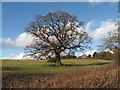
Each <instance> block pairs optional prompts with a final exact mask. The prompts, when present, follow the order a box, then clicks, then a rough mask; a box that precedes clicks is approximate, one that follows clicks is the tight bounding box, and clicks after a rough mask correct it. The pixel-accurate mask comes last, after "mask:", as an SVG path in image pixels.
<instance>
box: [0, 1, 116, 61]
mask: <svg viewBox="0 0 120 90" xmlns="http://www.w3.org/2000/svg"><path fill="white" fill-rule="evenodd" d="M90 1H92V0H90ZM55 11H65V12H67V13H69V14H71V15H74V16H77V17H78V20H79V21H82V22H84V26H83V29H84V30H85V31H86V32H88V34H89V35H90V36H91V37H92V38H93V43H92V44H91V47H92V50H86V51H85V52H86V53H87V54H88V53H90V54H92V53H93V52H94V51H96V50H97V47H96V45H100V40H101V39H102V38H104V37H105V36H106V34H107V32H109V31H114V30H115V29H116V27H115V23H116V22H117V18H118V6H117V3H114V2H101V3H100V2H99V3H98V2H97V3H95V2H94V3H93V2H75V3H73V2H71V3H70V2H59V3H58V2H56V3H55V2H49V3H48V2H45V3H44V2H35V3H33V2H31V3H30V2H26V3H25V2H16V3H14V2H10V3H8V2H3V3H2V37H1V38H0V43H2V44H1V45H2V46H0V49H1V50H2V56H1V57H0V58H14V59H21V58H22V56H23V54H24V53H23V52H24V48H25V46H26V45H28V44H30V43H31V42H32V39H33V38H32V36H30V35H28V34H27V33H26V32H25V30H24V28H25V27H27V25H28V24H29V22H31V21H32V20H33V18H34V16H36V15H38V14H40V15H46V14H47V13H49V12H55ZM81 54H82V53H76V55H78V56H79V55H81Z"/></svg>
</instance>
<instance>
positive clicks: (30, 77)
mask: <svg viewBox="0 0 120 90" xmlns="http://www.w3.org/2000/svg"><path fill="white" fill-rule="evenodd" d="M62 63H63V64H64V66H62V67H55V66H54V63H51V62H47V60H2V75H3V76H2V77H3V78H2V80H3V81H2V84H3V88H46V87H47V88H49V87H50V88H57V87H58V88H59V87H68V88H69V87H73V85H74V84H72V86H71V85H70V86H69V85H68V83H70V82H71V83H72V81H70V80H72V79H73V80H75V79H76V78H77V79H78V77H79V78H80V77H83V76H82V75H84V76H86V77H87V78H89V79H90V77H89V74H90V72H92V73H93V74H94V73H95V72H96V74H97V72H98V70H99V74H102V73H103V72H104V69H105V68H106V67H107V68H108V69H109V67H110V65H111V64H112V61H109V60H100V59H63V60H62ZM104 67H105V68H104ZM97 68H98V69H97ZM101 68H102V69H101ZM108 69H105V72H107V71H106V70H108ZM101 70H102V71H101ZM111 70H113V69H111ZM109 72H110V71H109ZM96 74H94V75H96ZM94 75H92V76H94ZM112 75H114V77H113V78H115V76H116V75H115V73H113V74H112ZM98 76H99V75H98ZM63 78H64V80H62V81H64V82H58V81H56V79H57V80H59V81H61V79H63ZM91 79H92V78H91ZM51 80H52V82H53V81H54V83H56V86H54V85H53V83H51ZM114 80H115V79H114ZM66 81H70V82H68V83H65V82H66ZM77 81H78V80H76V83H78V82H77ZM82 81H84V80H82ZM58 83H60V85H59V84H58ZM61 83H65V84H64V85H61ZM82 83H83V82H82ZM79 84H80V83H79ZM65 85H66V86H65ZM79 86H80V85H78V86H75V85H74V88H75V87H78V88H79ZM110 86H111V85H110ZM88 88H89V86H88Z"/></svg>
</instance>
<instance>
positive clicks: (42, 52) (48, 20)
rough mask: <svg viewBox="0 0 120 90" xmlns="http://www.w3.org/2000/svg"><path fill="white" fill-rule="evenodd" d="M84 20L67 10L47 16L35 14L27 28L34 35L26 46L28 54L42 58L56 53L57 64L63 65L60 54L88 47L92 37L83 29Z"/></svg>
mask: <svg viewBox="0 0 120 90" xmlns="http://www.w3.org/2000/svg"><path fill="white" fill-rule="evenodd" d="M82 25H83V23H82V22H79V21H78V20H77V17H76V16H72V15H70V14H68V13H66V12H63V11H58V12H53V13H48V14H47V15H46V16H41V15H38V16H35V18H34V20H33V21H32V22H31V23H30V24H29V25H28V27H26V28H25V30H26V32H28V33H29V34H31V35H33V37H34V41H33V43H32V44H31V45H29V46H26V49H25V52H26V54H27V55H28V56H32V57H34V58H38V59H39V58H40V57H42V56H49V55H55V65H56V66H61V65H62V63H61V59H60V54H61V53H62V52H67V51H68V50H73V51H76V50H77V51H81V50H84V49H85V48H88V47H89V46H88V44H89V43H90V42H91V38H90V37H89V36H88V34H87V33H86V32H85V31H83V30H82V28H81V26H82Z"/></svg>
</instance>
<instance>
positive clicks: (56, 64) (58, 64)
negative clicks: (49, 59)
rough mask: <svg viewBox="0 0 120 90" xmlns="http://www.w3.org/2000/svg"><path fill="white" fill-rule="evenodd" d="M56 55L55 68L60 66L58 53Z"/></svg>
mask: <svg viewBox="0 0 120 90" xmlns="http://www.w3.org/2000/svg"><path fill="white" fill-rule="evenodd" d="M55 54H56V58H55V59H56V60H55V66H58V67H59V66H62V62H61V59H60V53H55Z"/></svg>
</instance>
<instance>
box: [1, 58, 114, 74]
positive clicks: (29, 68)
mask: <svg viewBox="0 0 120 90" xmlns="http://www.w3.org/2000/svg"><path fill="white" fill-rule="evenodd" d="M62 63H63V64H65V65H66V66H62V67H54V66H53V65H54V63H51V62H47V60H2V73H3V74H5V73H10V74H12V73H13V74H15V73H17V74H19V73H21V74H22V73H26V74H32V73H49V74H55V73H59V72H64V71H67V70H71V69H88V68H96V67H100V66H104V65H108V64H111V63H112V62H111V61H108V60H100V59H99V60H98V59H65V60H64V59H63V60H62Z"/></svg>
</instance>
